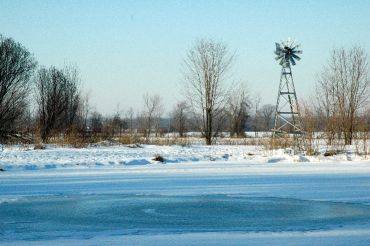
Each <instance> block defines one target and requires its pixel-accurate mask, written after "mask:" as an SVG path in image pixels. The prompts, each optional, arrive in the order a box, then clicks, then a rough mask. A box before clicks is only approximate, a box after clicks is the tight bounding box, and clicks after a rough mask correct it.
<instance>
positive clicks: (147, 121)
mask: <svg viewBox="0 0 370 246" xmlns="http://www.w3.org/2000/svg"><path fill="white" fill-rule="evenodd" d="M143 99H144V110H143V112H142V116H141V118H142V125H143V128H144V135H145V137H146V138H147V139H149V137H150V134H151V133H152V130H153V129H154V131H155V133H156V135H157V134H158V130H159V123H160V119H161V116H162V113H163V104H162V98H161V97H160V96H159V95H149V94H148V93H146V94H144V96H143Z"/></svg>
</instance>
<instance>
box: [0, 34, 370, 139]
mask: <svg viewBox="0 0 370 246" xmlns="http://www.w3.org/2000/svg"><path fill="white" fill-rule="evenodd" d="M235 60H236V59H235V54H234V53H233V52H232V51H230V49H229V48H228V46H227V45H226V44H224V43H221V42H215V41H212V40H205V39H204V40H199V41H197V42H195V43H194V45H193V46H192V47H190V49H189V50H188V52H187V54H186V56H185V58H184V60H183V63H182V66H181V68H182V69H181V72H182V74H183V81H182V82H181V84H182V87H183V90H182V92H183V93H182V95H181V96H182V99H180V100H179V101H178V102H177V103H176V104H175V105H174V106H173V109H172V110H171V111H170V113H169V115H165V114H164V113H165V112H164V106H163V102H162V98H161V96H160V95H157V94H150V93H145V94H144V95H143V98H142V102H143V108H142V110H141V111H135V110H134V109H132V108H129V109H127V110H125V111H124V112H122V111H120V110H117V112H116V113H115V114H114V115H112V116H108V117H104V116H103V115H102V114H101V113H99V112H97V111H96V110H91V107H90V105H89V98H88V97H87V96H86V95H85V94H84V93H83V91H82V89H81V79H80V76H79V73H78V68H77V67H76V66H65V67H62V68H58V67H55V66H50V67H42V66H38V65H37V62H36V59H35V58H34V56H33V55H32V53H30V52H29V51H28V50H27V48H26V47H24V46H23V45H22V44H20V43H19V42H16V41H15V40H13V39H12V38H7V37H4V36H0V142H9V141H26V142H40V143H48V142H50V141H52V142H53V141H56V140H62V141H63V140H65V139H67V140H71V141H77V142H78V141H84V142H91V141H94V140H96V139H105V138H114V137H120V136H127V135H128V134H129V135H130V136H133V135H135V136H138V135H139V136H142V137H144V138H145V139H147V140H149V139H150V138H151V137H153V136H160V135H161V134H163V133H169V132H176V133H177V136H178V137H180V138H181V137H185V136H186V135H187V133H188V132H199V133H200V134H201V135H202V136H203V137H204V139H205V142H206V144H212V141H213V139H215V138H217V137H219V136H221V135H222V134H224V133H225V132H227V133H228V135H229V136H230V137H245V131H246V130H251V131H256V132H258V131H269V130H270V129H271V128H272V125H273V118H274V114H275V106H274V105H271V104H267V105H260V99H259V97H254V98H252V97H251V92H250V91H249V90H247V89H246V88H247V87H246V86H245V85H244V84H243V83H236V82H233V81H232V79H233V77H232V75H233V74H232V72H231V71H232V67H233V65H234V63H235ZM368 74H369V64H368V58H367V54H366V52H365V50H364V49H362V48H361V47H357V46H355V47H352V48H349V49H344V48H339V49H334V50H333V51H332V53H331V56H330V59H329V60H328V61H327V62H326V65H325V66H324V68H323V69H322V71H321V72H320V73H319V74H318V76H317V81H316V92H315V95H314V100H311V101H310V102H302V104H303V110H302V111H303V112H302V117H303V121H304V125H305V128H306V129H307V134H313V133H314V132H323V133H324V134H325V136H324V137H325V138H326V139H328V141H337V140H338V141H339V140H341V139H343V140H344V142H345V144H351V143H352V139H353V138H354V137H356V132H366V133H367V132H368V131H369V123H370V122H369V121H370V120H369V118H370V117H369V115H370V113H369V77H368ZM298 94H299V95H302V93H298ZM132 141H134V140H132Z"/></svg>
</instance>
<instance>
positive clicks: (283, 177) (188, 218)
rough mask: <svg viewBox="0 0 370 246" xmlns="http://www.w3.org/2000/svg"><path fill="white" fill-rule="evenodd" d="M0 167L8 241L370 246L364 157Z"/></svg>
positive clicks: (122, 149)
mask: <svg viewBox="0 0 370 246" xmlns="http://www.w3.org/2000/svg"><path fill="white" fill-rule="evenodd" d="M157 154H159V155H161V156H163V157H164V158H165V160H166V161H165V163H159V162H156V161H153V160H152V158H153V157H154V156H155V155H157ZM0 168H2V169H3V170H5V171H3V172H0V244H2V245H14V244H16V245H19V244H24V245H43V244H46V245H56V244H68V245H102V244H108V245H207V244H208V245H245V244H258V245H260V244H288V245H297V244H299V245H318V244H320V245H333V244H345V245H348V244H349V245H369V244H370V161H369V160H367V159H366V158H365V157H363V156H362V157H359V156H356V155H355V154H353V153H346V154H341V155H338V156H332V157H324V156H316V157H307V156H303V155H290V154H289V153H284V151H274V152H272V151H264V150H262V149H261V148H259V147H255V146H211V147H209V146H191V147H180V146H143V148H129V147H127V146H112V147H91V148H87V149H68V148H52V147H50V148H48V149H46V150H29V149H27V148H24V147H22V148H20V147H15V146H12V147H6V148H5V149H4V150H3V151H2V152H1V153H0Z"/></svg>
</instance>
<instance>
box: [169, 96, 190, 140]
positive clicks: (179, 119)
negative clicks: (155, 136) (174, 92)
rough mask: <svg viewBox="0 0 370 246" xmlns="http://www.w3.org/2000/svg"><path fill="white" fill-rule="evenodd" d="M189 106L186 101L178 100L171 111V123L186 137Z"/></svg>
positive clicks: (180, 134) (181, 135)
mask: <svg viewBox="0 0 370 246" xmlns="http://www.w3.org/2000/svg"><path fill="white" fill-rule="evenodd" d="M188 108H189V106H188V105H187V103H186V102H185V101H182V102H178V103H176V106H175V108H174V109H173V111H172V113H171V118H172V120H171V125H172V127H173V128H174V129H175V130H176V131H177V132H178V133H179V136H180V137H184V135H185V132H186V131H187V120H188V116H187V114H188V112H187V111H188Z"/></svg>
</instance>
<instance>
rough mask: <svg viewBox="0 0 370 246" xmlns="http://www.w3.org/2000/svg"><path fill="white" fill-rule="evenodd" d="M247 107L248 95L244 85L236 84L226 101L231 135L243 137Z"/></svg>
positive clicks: (247, 114) (248, 106)
mask: <svg viewBox="0 0 370 246" xmlns="http://www.w3.org/2000/svg"><path fill="white" fill-rule="evenodd" d="M249 108H250V105H249V102H248V96H247V92H246V90H245V89H244V86H242V85H239V86H236V87H235V88H234V90H233V91H232V92H231V93H230V95H229V98H228V103H227V113H228V116H229V127H230V136H231V137H233V136H235V135H236V136H237V137H245V127H246V122H247V119H248V117H249V113H248V111H249Z"/></svg>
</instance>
